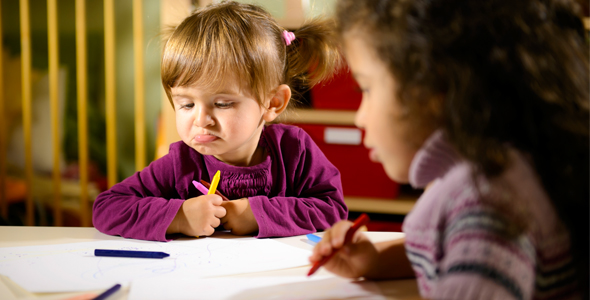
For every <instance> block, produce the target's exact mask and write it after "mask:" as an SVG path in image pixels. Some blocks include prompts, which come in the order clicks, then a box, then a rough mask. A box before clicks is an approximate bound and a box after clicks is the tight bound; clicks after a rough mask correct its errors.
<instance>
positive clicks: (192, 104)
mask: <svg viewBox="0 0 590 300" xmlns="http://www.w3.org/2000/svg"><path fill="white" fill-rule="evenodd" d="M194 106H195V104H194V103H188V104H181V105H180V109H191V108H193V107H194Z"/></svg>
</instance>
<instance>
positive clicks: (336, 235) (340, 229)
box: [329, 221, 352, 249]
mask: <svg viewBox="0 0 590 300" xmlns="http://www.w3.org/2000/svg"><path fill="white" fill-rule="evenodd" d="M351 226H352V222H350V221H340V222H338V223H336V224H334V227H332V234H331V235H330V239H329V241H330V243H331V244H332V247H333V248H336V249H339V248H342V246H343V245H344V238H345V237H346V233H347V232H348V229H350V227H351Z"/></svg>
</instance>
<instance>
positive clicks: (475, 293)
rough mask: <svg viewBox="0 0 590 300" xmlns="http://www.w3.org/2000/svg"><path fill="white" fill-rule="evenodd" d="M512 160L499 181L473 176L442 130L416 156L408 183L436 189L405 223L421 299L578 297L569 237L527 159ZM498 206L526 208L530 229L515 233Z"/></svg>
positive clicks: (516, 157)
mask: <svg viewBox="0 0 590 300" xmlns="http://www.w3.org/2000/svg"><path fill="white" fill-rule="evenodd" d="M510 158H511V161H512V164H511V166H510V167H509V168H508V169H507V170H506V171H505V172H504V173H503V174H502V175H501V176H500V178H497V179H494V180H487V179H486V178H483V177H482V176H478V177H474V176H473V168H472V167H471V165H470V164H469V163H468V162H467V161H465V160H463V159H462V158H461V157H460V156H459V155H458V153H457V152H456V151H455V150H454V148H453V147H452V146H451V145H450V144H449V143H447V142H446V141H445V138H444V134H443V132H442V131H437V132H435V133H434V134H433V135H432V136H431V137H430V138H429V139H428V140H427V141H426V143H425V144H424V146H423V148H422V149H420V151H418V153H417V154H416V156H415V157H414V159H413V161H412V164H411V167H410V183H411V184H412V185H413V186H414V187H425V186H426V185H427V184H429V183H432V184H430V187H429V188H428V189H427V190H426V191H425V192H424V193H423V195H422V196H421V197H420V199H419V200H418V202H417V203H416V206H415V207H414V209H413V210H412V211H411V212H410V214H408V216H407V217H406V219H405V221H404V225H403V231H404V232H405V233H406V245H405V246H406V253H407V255H408V258H409V260H410V262H411V263H412V266H413V268H414V271H415V273H416V277H417V279H418V286H419V289H420V293H421V295H422V297H425V298H433V299H557V298H559V299H575V298H578V297H579V295H578V294H576V290H575V288H576V280H575V274H574V272H575V270H574V265H573V261H572V256H571V254H570V240H569V233H568V231H567V229H566V228H565V227H564V225H563V224H562V222H561V221H560V219H559V217H558V216H557V213H556V212H555V210H554V208H553V206H552V204H551V201H550V199H549V198H548V196H547V194H546V193H545V190H544V189H543V187H542V185H541V184H540V181H539V179H538V177H537V175H536V173H535V171H534V169H533V168H532V167H531V166H530V165H529V163H528V162H527V160H526V159H525V157H524V156H523V155H521V154H520V153H519V152H517V151H515V150H512V151H511V153H510ZM474 179H475V180H477V184H475V183H474V182H475V180H474ZM484 197H485V198H484ZM484 199H485V200H484ZM494 201H498V202H497V203H508V204H509V205H511V204H512V203H513V204H514V205H513V206H512V205H511V207H516V208H524V214H523V215H524V216H526V218H527V219H526V220H527V221H528V222H527V224H528V226H527V227H526V228H527V229H526V230H525V231H524V232H521V233H519V234H516V235H515V234H510V231H509V227H510V226H509V225H510V222H511V221H510V220H509V217H507V215H505V214H501V213H499V212H498V210H497V209H494V208H493V207H492V206H493V205H490V203H494ZM500 201H501V202H500Z"/></svg>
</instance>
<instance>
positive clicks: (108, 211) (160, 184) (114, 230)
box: [92, 155, 184, 241]
mask: <svg viewBox="0 0 590 300" xmlns="http://www.w3.org/2000/svg"><path fill="white" fill-rule="evenodd" d="M172 165H173V158H172V157H171V156H170V155H166V156H164V157H162V158H160V159H158V160H156V161H154V162H152V163H151V164H150V165H149V166H147V167H146V168H145V169H143V170H142V171H140V172H136V173H135V174H133V175H132V176H130V177H129V178H127V179H125V180H123V181H122V182H120V183H118V184H116V185H114V186H113V187H112V188H111V189H109V190H107V191H105V192H103V193H101V194H100V195H98V197H97V198H96V201H95V202H94V206H93V210H92V221H93V224H94V226H95V227H96V229H98V230H99V231H100V232H102V233H105V234H110V235H120V236H122V237H125V238H133V239H141V240H153V241H169V240H168V239H166V229H167V228H168V226H169V225H170V223H171V222H172V220H173V219H174V217H175V216H176V213H177V212H178V209H179V208H180V206H181V205H182V203H183V201H184V200H181V199H180V198H181V197H180V196H179V195H178V192H177V191H176V189H175V178H174V168H172V167H171V166H172Z"/></svg>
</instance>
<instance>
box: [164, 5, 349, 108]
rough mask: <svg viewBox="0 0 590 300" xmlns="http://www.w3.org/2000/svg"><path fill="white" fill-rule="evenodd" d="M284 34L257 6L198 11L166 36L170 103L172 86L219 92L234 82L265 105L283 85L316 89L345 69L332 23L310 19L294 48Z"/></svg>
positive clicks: (212, 7)
mask: <svg viewBox="0 0 590 300" xmlns="http://www.w3.org/2000/svg"><path fill="white" fill-rule="evenodd" d="M283 30H285V28H283V27H281V26H280V25H279V24H278V23H277V22H276V21H275V20H274V19H273V18H272V16H271V15H270V14H269V13H268V12H267V11H265V10H264V9H263V8H261V7H260V6H257V5H252V4H242V3H238V2H233V1H227V2H221V3H218V4H212V5H208V6H206V7H203V8H200V9H197V10H196V11H194V12H193V14H191V15H190V16H188V17H187V18H186V19H184V20H183V21H182V22H181V23H180V24H179V25H178V26H176V27H174V28H169V29H168V32H167V33H164V42H165V45H164V49H163V54H162V62H161V77H162V84H163V86H164V90H165V91H166V94H167V95H168V99H169V100H170V102H171V103H172V100H171V97H170V89H171V88H172V87H176V86H188V85H192V84H199V85H200V86H202V87H209V88H212V89H216V88H219V87H221V85H222V84H223V83H224V81H225V79H226V78H233V79H236V80H238V81H239V82H240V83H241V84H242V86H241V88H245V89H246V91H248V92H250V93H251V94H252V95H253V96H254V97H255V98H256V99H257V100H258V101H259V102H260V104H262V100H263V99H264V98H265V96H266V95H268V93H270V92H271V91H272V90H273V89H275V88H276V87H277V86H279V85H280V84H287V85H289V86H291V87H293V86H294V85H295V86H297V87H302V86H303V87H311V86H313V85H315V84H317V83H318V82H320V81H322V80H326V79H328V78H330V77H331V76H332V75H333V73H334V71H335V70H337V69H338V68H339V67H340V66H341V64H342V60H341V57H340V53H339V49H338V43H337V40H336V36H335V34H334V22H333V20H329V19H314V20H310V21H309V22H307V23H305V24H304V25H303V26H301V27H300V28H298V29H297V30H294V33H295V36H296V40H294V41H293V43H292V44H291V45H289V46H287V45H286V44H285V41H284V40H283V38H282V32H283Z"/></svg>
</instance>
